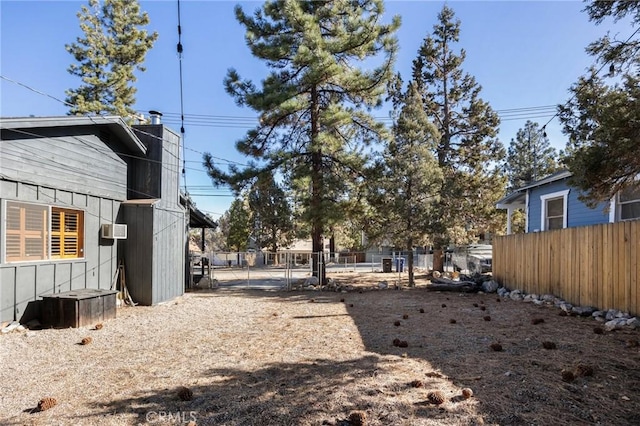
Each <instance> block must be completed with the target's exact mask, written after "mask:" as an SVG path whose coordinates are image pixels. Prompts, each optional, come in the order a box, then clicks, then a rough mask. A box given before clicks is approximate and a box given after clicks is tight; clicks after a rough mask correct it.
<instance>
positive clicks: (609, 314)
mask: <svg viewBox="0 0 640 426" xmlns="http://www.w3.org/2000/svg"><path fill="white" fill-rule="evenodd" d="M619 313H620V311H618V310H615V309H609V310H608V311H607V314H606V315H605V318H606V319H607V321H611V320H612V319H614V318H617V315H618V314H619Z"/></svg>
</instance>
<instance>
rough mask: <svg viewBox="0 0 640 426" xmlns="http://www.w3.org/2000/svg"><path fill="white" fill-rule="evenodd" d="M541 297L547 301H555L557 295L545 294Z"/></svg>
mask: <svg viewBox="0 0 640 426" xmlns="http://www.w3.org/2000/svg"><path fill="white" fill-rule="evenodd" d="M541 299H542V300H543V301H545V302H553V301H554V300H555V299H556V297H555V296H554V295H553V294H543V295H542V297H541Z"/></svg>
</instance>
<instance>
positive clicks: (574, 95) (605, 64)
mask: <svg viewBox="0 0 640 426" xmlns="http://www.w3.org/2000/svg"><path fill="white" fill-rule="evenodd" d="M638 31H640V27H638V28H637V29H636V30H635V31H634V32H633V34H631V35H630V36H629V38H627V39H626V40H625V41H624V42H623V43H622V44H623V45H624V44H627V43H628V42H629V41H630V40H631V39H632V38H633V37H634V36H635V35H636V34H638ZM608 63H609V62H606V61H604V62H603V63H602V66H600V68H598V70H597V71H596V72H595V74H596V75H598V74H600V71H602V69H603V68H604V67H606V66H607V64H608ZM611 66H613V62H611ZM575 97H576V93H575V92H574V93H573V95H571V97H570V98H569V100H568V101H566V102H565V103H564V104H563V105H567V104H569V102H571V101H572V100H573V99H574V98H575ZM559 114H560V112H559V111H556V113H555V114H554V115H553V117H551V118H550V119H549V121H547V122H546V123H544V126H542V128H541V129H540V130H541V131H542V136H544V137H546V136H547V132H546V127H547V124H549V123H551V121H552V120H553V119H554V118H556V117H557V116H558V115H559Z"/></svg>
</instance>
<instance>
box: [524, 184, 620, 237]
mask: <svg viewBox="0 0 640 426" xmlns="http://www.w3.org/2000/svg"><path fill="white" fill-rule="evenodd" d="M567 189H568V190H569V193H568V195H567V227H568V228H572V227H576V226H585V225H597V224H601V223H608V222H609V213H608V212H606V211H605V208H606V207H607V206H608V205H609V204H608V203H601V204H599V205H598V206H596V207H595V208H593V209H592V208H589V207H588V206H587V205H586V204H584V203H583V202H582V201H580V200H579V199H578V196H579V195H580V192H579V190H578V189H576V188H573V187H569V186H568V185H567V180H566V179H563V180H559V181H555V182H551V183H549V184H547V185H543V186H539V187H536V188H531V189H529V209H528V211H529V221H528V224H529V229H528V230H527V232H538V231H541V230H542V223H541V220H542V217H541V214H542V200H541V198H540V197H542V196H545V195H547V194H552V193H555V192H561V191H565V190H567Z"/></svg>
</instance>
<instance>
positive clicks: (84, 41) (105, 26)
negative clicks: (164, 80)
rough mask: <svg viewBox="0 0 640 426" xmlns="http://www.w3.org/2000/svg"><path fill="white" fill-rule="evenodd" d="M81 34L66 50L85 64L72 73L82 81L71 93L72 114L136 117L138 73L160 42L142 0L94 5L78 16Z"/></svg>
mask: <svg viewBox="0 0 640 426" xmlns="http://www.w3.org/2000/svg"><path fill="white" fill-rule="evenodd" d="M78 19H79V20H80V29H81V30H82V32H83V33H84V37H78V38H77V39H76V42H75V43H72V44H68V45H66V49H67V51H68V52H69V53H71V54H72V55H73V57H74V58H75V60H76V61H77V62H78V63H79V64H72V65H71V66H70V67H69V68H68V71H69V72H70V73H71V74H73V75H76V76H78V77H80V78H81V79H82V84H81V85H80V87H78V88H77V89H69V90H67V102H68V103H69V104H71V105H72V106H71V108H70V110H69V114H71V115H82V114H91V115H94V114H115V115H119V116H122V117H129V116H131V115H135V110H134V109H133V107H132V106H133V105H134V104H135V93H136V88H135V87H134V86H133V85H132V83H135V82H136V80H137V78H136V76H135V74H134V71H136V70H138V71H144V70H145V68H144V67H143V66H142V63H143V62H144V58H145V56H146V54H147V51H149V49H151V48H152V47H153V43H154V42H155V40H156V39H157V38H158V34H157V33H155V32H154V33H153V34H148V33H147V31H146V30H144V29H142V27H144V26H146V25H148V24H149V17H148V15H147V14H146V13H141V11H140V5H139V4H138V1H137V0H104V2H103V3H102V4H101V3H100V1H99V0H89V4H88V6H82V9H81V11H80V12H78Z"/></svg>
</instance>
